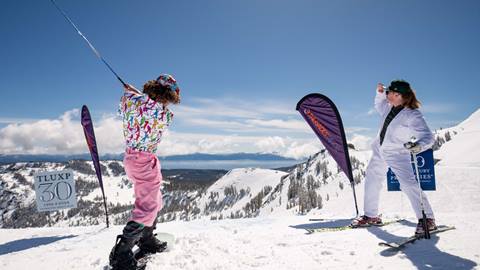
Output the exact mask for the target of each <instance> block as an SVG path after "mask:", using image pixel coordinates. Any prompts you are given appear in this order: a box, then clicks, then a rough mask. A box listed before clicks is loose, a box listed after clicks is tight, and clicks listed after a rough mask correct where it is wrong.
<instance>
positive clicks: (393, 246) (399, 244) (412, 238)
mask: <svg viewBox="0 0 480 270" xmlns="http://www.w3.org/2000/svg"><path fill="white" fill-rule="evenodd" d="M454 229H455V227H454V226H445V225H440V226H438V227H437V229H436V230H433V231H430V235H432V234H437V233H441V232H445V231H449V230H454ZM422 238H423V235H414V236H410V237H407V238H405V239H402V240H400V241H396V242H380V243H378V245H379V246H382V247H387V248H390V249H395V250H396V249H401V248H403V247H404V246H405V245H406V244H408V243H413V242H415V241H416V240H419V239H422Z"/></svg>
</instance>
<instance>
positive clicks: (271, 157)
mask: <svg viewBox="0 0 480 270" xmlns="http://www.w3.org/2000/svg"><path fill="white" fill-rule="evenodd" d="M159 158H160V160H162V161H164V160H166V161H200V160H202V161H209V160H255V161H287V160H291V161H294V160H295V159H292V158H286V157H282V156H279V155H275V154H263V153H233V154H204V153H195V154H189V155H174V156H167V157H159ZM90 159H91V158H90V154H78V155H0V164H6V163H15V162H66V161H70V160H90ZM100 159H101V160H123V154H106V155H102V156H101V157H100Z"/></svg>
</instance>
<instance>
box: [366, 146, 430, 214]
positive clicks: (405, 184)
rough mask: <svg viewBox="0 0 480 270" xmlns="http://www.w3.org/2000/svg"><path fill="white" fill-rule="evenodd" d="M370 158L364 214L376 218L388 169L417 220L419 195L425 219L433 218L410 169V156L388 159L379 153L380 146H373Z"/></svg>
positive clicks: (398, 155)
mask: <svg viewBox="0 0 480 270" xmlns="http://www.w3.org/2000/svg"><path fill="white" fill-rule="evenodd" d="M374 145H375V146H374V147H373V149H372V151H373V153H372V158H371V159H370V162H369V163H368V166H367V171H366V176H365V193H364V214H365V215H366V216H369V217H376V216H378V204H379V199H380V190H381V189H382V187H383V183H384V182H386V178H387V171H388V167H390V168H391V169H392V171H393V172H394V173H395V175H396V176H397V179H398V181H399V182H400V189H401V190H402V191H403V192H404V193H405V194H406V195H407V197H408V199H409V200H410V204H411V205H412V208H413V210H414V211H415V215H416V216H417V218H419V219H420V218H422V208H421V200H420V193H422V196H423V206H424V209H425V215H426V216H427V218H434V216H433V211H432V207H431V206H430V203H429V202H428V199H427V197H426V195H425V193H424V192H423V191H422V190H421V189H420V187H419V186H418V183H417V181H416V177H415V174H414V172H413V169H412V164H411V161H410V156H409V155H408V154H407V155H406V154H393V155H389V156H388V157H386V158H385V157H384V156H382V154H381V153H380V145H379V144H378V143H375V144H374Z"/></svg>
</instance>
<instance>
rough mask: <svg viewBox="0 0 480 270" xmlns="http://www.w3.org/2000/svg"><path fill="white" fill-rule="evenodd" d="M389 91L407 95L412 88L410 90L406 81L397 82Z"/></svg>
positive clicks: (391, 85)
mask: <svg viewBox="0 0 480 270" xmlns="http://www.w3.org/2000/svg"><path fill="white" fill-rule="evenodd" d="M387 90H388V91H393V92H397V93H400V94H407V93H409V92H411V91H412V88H410V84H409V83H408V82H406V81H403V80H395V81H392V82H391V83H390V86H389V87H388V88H387Z"/></svg>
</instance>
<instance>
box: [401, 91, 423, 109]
mask: <svg viewBox="0 0 480 270" xmlns="http://www.w3.org/2000/svg"><path fill="white" fill-rule="evenodd" d="M401 95H402V98H403V101H404V103H403V106H404V107H407V108H410V109H418V108H420V104H421V103H420V101H419V100H418V99H417V96H416V95H415V92H414V91H413V89H411V90H410V91H408V92H407V93H405V94H401Z"/></svg>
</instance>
